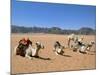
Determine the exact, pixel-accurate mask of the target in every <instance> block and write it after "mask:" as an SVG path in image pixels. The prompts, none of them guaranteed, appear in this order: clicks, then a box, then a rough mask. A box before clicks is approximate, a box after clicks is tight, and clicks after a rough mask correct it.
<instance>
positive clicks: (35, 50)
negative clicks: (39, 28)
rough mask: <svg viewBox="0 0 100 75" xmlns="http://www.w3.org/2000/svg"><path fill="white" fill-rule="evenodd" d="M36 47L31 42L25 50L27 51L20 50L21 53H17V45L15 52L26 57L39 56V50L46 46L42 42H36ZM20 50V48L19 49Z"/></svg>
mask: <svg viewBox="0 0 100 75" xmlns="http://www.w3.org/2000/svg"><path fill="white" fill-rule="evenodd" d="M35 45H36V47H35V48H33V47H32V45H31V44H29V47H28V48H27V49H26V50H25V52H20V54H17V53H18V52H17V49H18V48H17V46H16V47H15V50H14V54H16V55H24V56H25V57H27V58H29V59H32V57H39V55H38V52H39V51H40V49H44V46H43V45H42V44H41V43H40V42H36V43H35ZM19 51H20V50H19Z"/></svg>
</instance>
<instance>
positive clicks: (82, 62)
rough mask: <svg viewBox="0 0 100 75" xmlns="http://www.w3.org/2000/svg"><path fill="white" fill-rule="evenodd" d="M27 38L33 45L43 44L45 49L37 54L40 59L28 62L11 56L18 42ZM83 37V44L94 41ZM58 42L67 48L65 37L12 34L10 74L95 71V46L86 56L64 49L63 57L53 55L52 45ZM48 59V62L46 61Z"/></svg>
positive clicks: (22, 58)
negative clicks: (36, 43) (38, 42)
mask: <svg viewBox="0 0 100 75" xmlns="http://www.w3.org/2000/svg"><path fill="white" fill-rule="evenodd" d="M25 36H28V37H29V38H30V40H31V41H32V42H33V47H34V43H35V42H37V41H40V42H42V43H43V44H44V46H45V49H43V50H41V51H40V52H39V56H40V57H42V58H41V59H38V58H33V60H29V59H27V58H24V57H21V56H16V55H14V54H13V49H14V47H15V46H16V45H17V44H18V41H19V40H20V39H21V38H22V37H25ZM81 36H82V37H84V38H85V39H84V42H89V41H91V40H93V41H95V36H94V35H81ZM56 40H58V41H60V42H61V44H62V45H64V46H67V35H53V34H12V35H11V52H12V55H11V58H12V60H11V68H12V73H13V74H15V73H30V72H31V73H34V72H51V71H68V70H80V69H95V68H96V65H95V64H96V61H95V57H96V54H95V46H93V48H92V49H91V52H89V53H88V54H81V53H79V52H73V51H72V50H71V49H69V48H66V49H64V52H65V53H64V56H61V55H58V56H57V55H55V53H53V51H52V49H53V43H54V42H55V41H56ZM46 58H50V60H46Z"/></svg>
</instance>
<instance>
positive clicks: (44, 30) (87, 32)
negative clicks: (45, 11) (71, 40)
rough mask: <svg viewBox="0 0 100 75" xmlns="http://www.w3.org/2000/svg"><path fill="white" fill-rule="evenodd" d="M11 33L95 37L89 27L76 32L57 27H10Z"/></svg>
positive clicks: (93, 30)
mask: <svg viewBox="0 0 100 75" xmlns="http://www.w3.org/2000/svg"><path fill="white" fill-rule="evenodd" d="M11 33H49V34H71V33H75V34H84V35H95V34H96V30H95V29H92V28H89V27H82V28H80V29H78V30H69V29H61V28H59V27H52V28H42V27H24V26H16V25H11Z"/></svg>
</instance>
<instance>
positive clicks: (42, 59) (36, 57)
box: [34, 56, 51, 60]
mask: <svg viewBox="0 0 100 75" xmlns="http://www.w3.org/2000/svg"><path fill="white" fill-rule="evenodd" d="M34 58H38V59H42V60H51V59H50V58H44V57H40V56H34Z"/></svg>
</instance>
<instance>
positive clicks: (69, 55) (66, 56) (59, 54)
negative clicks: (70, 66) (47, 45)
mask: <svg viewBox="0 0 100 75" xmlns="http://www.w3.org/2000/svg"><path fill="white" fill-rule="evenodd" d="M59 55H61V56H64V57H72V56H70V55H65V54H59Z"/></svg>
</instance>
